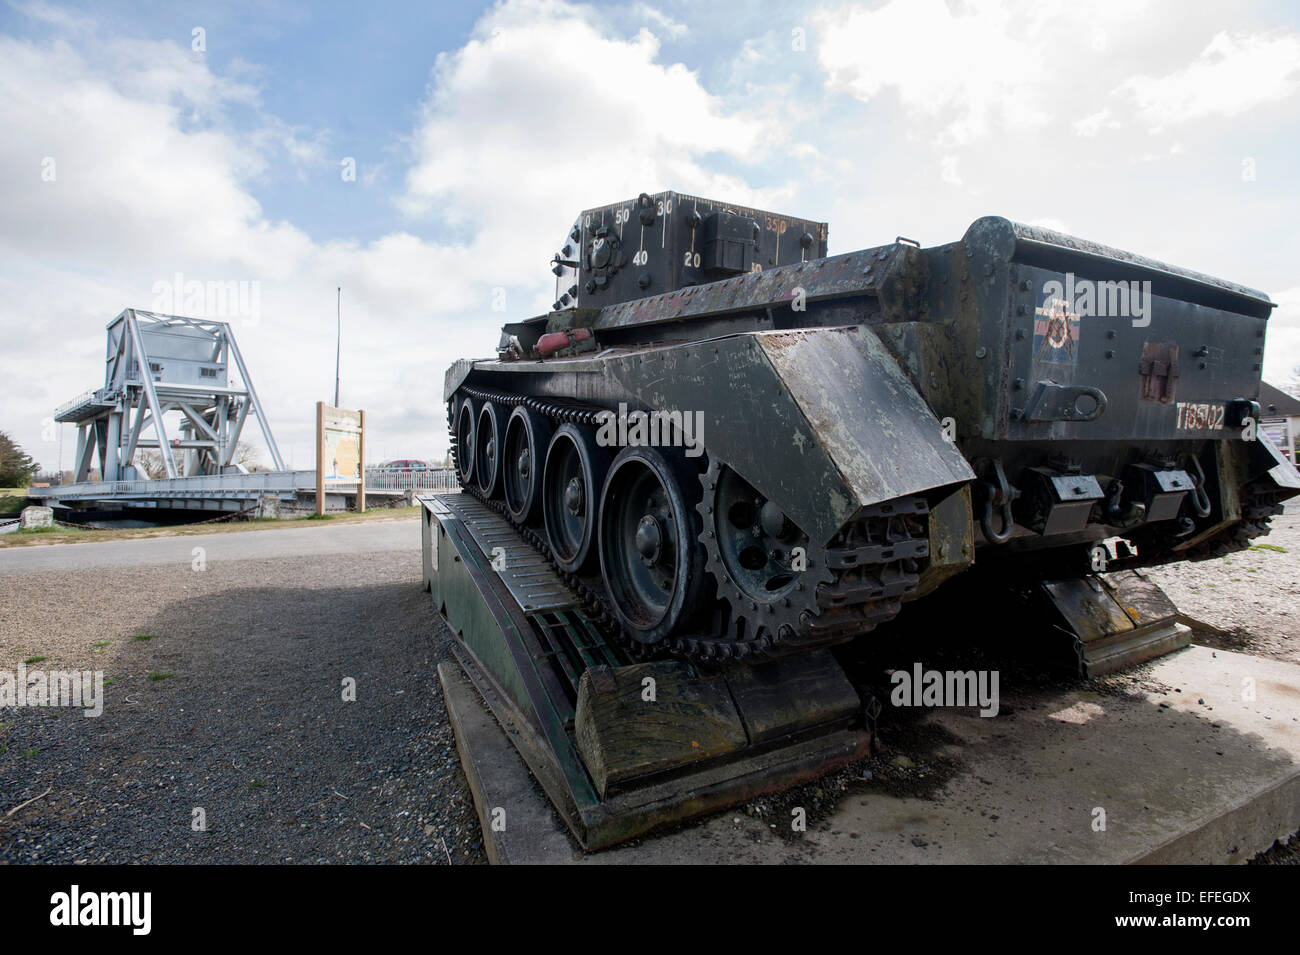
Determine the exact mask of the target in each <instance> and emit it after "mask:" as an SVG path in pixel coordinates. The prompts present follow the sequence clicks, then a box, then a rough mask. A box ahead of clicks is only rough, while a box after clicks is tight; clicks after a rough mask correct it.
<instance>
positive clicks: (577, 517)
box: [445, 192, 1300, 664]
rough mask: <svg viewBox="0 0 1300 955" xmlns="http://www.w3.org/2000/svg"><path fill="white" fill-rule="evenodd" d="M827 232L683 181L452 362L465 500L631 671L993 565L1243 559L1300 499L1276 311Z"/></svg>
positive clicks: (843, 615) (600, 222) (607, 226)
mask: <svg viewBox="0 0 1300 955" xmlns="http://www.w3.org/2000/svg"><path fill="white" fill-rule="evenodd" d="M827 236H828V229H827V224H826V223H824V222H815V221H810V220H806V219H800V218H796V217H792V216H787V215H778V214H775V213H770V212H764V211H761V210H757V209H750V208H746V207H743V206H738V205H734V204H729V203H724V202H716V201H711V200H706V199H701V198H697V197H694V196H689V195H684V194H680V193H675V192H661V193H657V194H653V195H652V194H646V193H643V194H641V195H640V196H638V197H637V198H636V199H634V200H631V201H628V202H622V203H616V204H613V205H609V206H603V207H600V208H595V209H590V210H587V211H585V212H583V213H582V214H581V215H580V216H579V217H578V219H577V220H576V221H575V222H574V224H573V226H572V228H571V229H570V230H569V232H568V233H567V234H566V235H565V237H564V240H563V242H562V243H561V248H560V250H559V251H558V252H557V253H556V254H555V256H554V258H553V259H552V263H551V268H552V271H553V272H554V274H555V281H556V298H555V302H554V305H553V307H552V310H551V311H550V312H549V313H548V314H545V315H540V316H537V317H534V318H528V319H525V320H522V321H518V322H511V323H508V324H506V325H505V326H504V328H503V329H502V333H501V337H500V341H499V344H498V348H497V354H496V356H495V357H493V358H488V359H483V360H461V361H457V362H456V363H455V364H453V365H452V366H451V368H449V369H448V371H447V373H446V382H445V400H446V402H447V408H448V421H449V428H450V440H451V446H452V452H453V455H454V459H455V466H456V469H457V474H458V477H459V480H460V482H461V485H462V488H463V490H464V491H465V492H467V493H469V494H471V495H473V496H474V497H477V498H478V499H479V500H481V501H482V502H484V503H486V504H487V505H489V506H490V507H492V508H493V509H494V510H495V511H497V512H498V513H499V514H500V515H502V516H503V517H505V518H506V519H507V520H508V521H509V522H510V524H511V525H513V527H514V528H515V529H516V531H517V532H518V533H519V534H520V535H521V536H522V537H523V538H524V539H525V540H527V541H528V542H529V543H530V544H532V545H533V546H534V547H535V548H536V549H537V550H538V551H539V552H540V553H541V554H542V555H544V556H545V557H546V559H547V560H549V561H550V562H551V563H552V564H553V565H554V567H555V568H556V569H557V570H558V571H559V572H560V573H561V574H562V575H563V576H564V578H565V580H566V582H567V583H569V584H570V585H571V586H572V587H573V588H574V589H575V591H577V592H579V593H581V594H582V595H583V596H584V599H586V600H587V601H588V603H589V604H590V605H592V606H593V607H594V608H596V610H597V611H598V613H597V617H598V619H599V620H600V622H601V626H602V627H603V628H605V630H606V632H607V633H608V634H609V635H610V636H611V637H613V638H616V639H617V642H618V643H619V644H621V645H622V647H623V648H624V650H626V651H627V652H628V653H629V654H631V655H632V656H633V657H634V658H636V659H653V658H655V657H657V656H661V655H675V656H677V657H685V658H687V659H689V660H692V661H698V662H703V663H706V664H708V663H720V662H727V661H746V662H759V661H763V660H768V659H773V658H777V657H782V656H785V655H790V654H798V653H804V652H808V651H813V650H818V649H822V648H826V647H831V646H834V645H836V644H840V643H843V642H845V641H848V640H851V639H853V638H855V637H858V636H860V635H862V634H864V633H867V632H869V631H871V630H872V629H873V628H875V627H878V626H880V625H881V624H884V623H886V622H888V621H891V620H894V619H895V618H896V617H898V616H899V614H900V613H904V612H905V610H904V607H905V605H906V604H907V603H908V602H909V601H916V600H922V599H937V597H938V595H939V594H941V593H942V591H941V587H942V585H943V584H944V582H945V581H948V580H949V579H950V578H953V577H955V576H956V575H958V574H962V573H963V572H966V571H969V570H970V569H971V568H972V567H975V566H976V565H977V564H978V565H981V566H988V567H993V568H995V569H996V572H997V573H999V574H1002V575H1006V576H1015V577H1018V578H1031V579H1032V578H1044V579H1045V578H1048V577H1051V578H1053V579H1062V578H1064V579H1071V578H1083V577H1085V576H1086V575H1089V574H1093V573H1095V572H1098V571H1103V570H1104V571H1118V570H1126V569H1131V568H1140V567H1143V566H1150V565H1154V564H1162V563H1167V562H1170V561H1181V560H1201V559H1204V558H1208V557H1215V556H1220V555H1222V554H1224V553H1228V552H1231V551H1232V550H1235V549H1239V548H1243V547H1246V546H1248V545H1249V543H1250V542H1251V541H1252V540H1253V539H1254V538H1256V537H1258V536H1260V535H1262V534H1265V533H1267V531H1268V524H1269V520H1270V518H1271V517H1272V516H1273V515H1275V514H1277V513H1279V511H1280V509H1281V505H1282V502H1283V501H1284V500H1285V499H1287V498H1289V497H1291V496H1293V495H1294V494H1296V493H1297V491H1300V479H1298V478H1297V473H1296V470H1295V468H1294V467H1292V466H1291V465H1290V464H1289V463H1288V462H1287V461H1286V460H1285V459H1284V458H1283V457H1282V456H1281V455H1280V454H1279V453H1278V452H1277V450H1276V449H1275V448H1273V447H1272V445H1271V444H1269V442H1268V441H1267V439H1266V438H1264V437H1263V435H1262V434H1260V433H1259V432H1258V430H1257V422H1258V419H1259V412H1260V407H1259V403H1258V396H1259V387H1260V372H1261V365H1262V359H1263V349H1264V342H1265V332H1266V328H1267V323H1268V317H1269V314H1270V312H1271V310H1272V308H1273V304H1272V302H1270V300H1269V299H1268V297H1267V296H1266V295H1265V294H1264V293H1262V292H1259V291H1256V290H1253V289H1250V288H1245V287H1243V286H1240V285H1236V284H1233V283H1231V282H1227V281H1223V280H1221V279H1217V278H1213V277H1210V276H1208V275H1203V274H1199V273H1196V272H1192V271H1188V270H1186V269H1182V268H1177V267H1175V266H1171V265H1167V264H1164V263H1161V262H1157V261H1154V260H1152V259H1148V258H1144V257H1142V256H1139V255H1134V254H1131V253H1128V252H1123V251H1120V250H1117V249H1113V248H1108V247H1106V246H1102V245H1098V244H1095V243H1092V242H1087V241H1083V240H1080V239H1077V238H1073V237H1070V236H1067V235H1063V234H1060V233H1057V232H1053V231H1050V230H1047V229H1042V228H1038V227H1033V226H1027V225H1022V224H1018V223H1015V222H1011V221H1008V220H1007V219H1003V218H997V217H988V218H982V219H979V220H978V221H976V222H974V223H973V224H972V225H971V226H970V227H969V228H968V229H967V230H966V233H965V235H963V236H962V238H961V239H960V240H958V241H956V242H951V243H948V244H945V245H938V246H933V247H927V248H922V247H921V246H920V245H919V244H918V243H916V242H913V241H911V240H909V239H906V238H903V237H901V236H900V237H898V238H897V239H896V240H895V241H894V242H892V243H888V244H886V245H882V246H878V247H875V248H870V249H864V250H860V251H854V252H849V253H846V254H840V255H835V256H830V255H828V244H827V243H828V239H827ZM655 240H658V241H657V242H656V241H655Z"/></svg>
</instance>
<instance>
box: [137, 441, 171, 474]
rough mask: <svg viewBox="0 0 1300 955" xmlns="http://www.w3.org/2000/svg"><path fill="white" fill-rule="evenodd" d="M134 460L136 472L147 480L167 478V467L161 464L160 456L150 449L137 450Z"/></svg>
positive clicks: (161, 458)
mask: <svg viewBox="0 0 1300 955" xmlns="http://www.w3.org/2000/svg"><path fill="white" fill-rule="evenodd" d="M134 460H135V466H136V470H138V471H140V472H141V473H142V474H144V476H145V477H147V478H150V479H152V480H155V481H157V480H159V479H161V478H165V477H166V476H167V466H166V465H165V464H163V457H162V455H161V454H159V453H158V452H157V451H155V450H153V449H152V448H146V449H137V450H136V452H135V459H134Z"/></svg>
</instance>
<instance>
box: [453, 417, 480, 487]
mask: <svg viewBox="0 0 1300 955" xmlns="http://www.w3.org/2000/svg"><path fill="white" fill-rule="evenodd" d="M475 427H476V422H475V419H474V402H473V400H472V399H470V398H469V397H468V396H466V397H464V398H461V399H460V407H459V408H457V409H456V475H457V477H459V478H460V483H461V484H469V482H470V481H472V480H473V479H474V431H475Z"/></svg>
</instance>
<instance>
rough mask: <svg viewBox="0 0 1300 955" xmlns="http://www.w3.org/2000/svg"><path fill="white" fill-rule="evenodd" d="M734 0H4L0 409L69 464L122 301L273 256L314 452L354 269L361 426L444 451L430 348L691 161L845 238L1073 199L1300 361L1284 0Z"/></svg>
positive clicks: (270, 262) (296, 414) (1069, 228)
mask: <svg viewBox="0 0 1300 955" xmlns="http://www.w3.org/2000/svg"><path fill="white" fill-rule="evenodd" d="M738 6H739V9H738V11H737V10H728V11H727V13H726V15H725V16H723V15H721V14H720V13H719V12H718V10H717V8H716V7H714V6H713V5H705V4H697V3H671V2H670V3H657V4H651V3H646V2H631V3H621V4H600V5H589V4H581V3H573V4H570V3H563V2H559V0H505V2H502V3H498V4H439V3H420V4H414V3H412V4H402V3H378V4H371V5H368V6H367V5H356V4H347V5H344V4H316V3H313V4H305V3H228V4H205V3H200V4H185V5H180V4H159V5H157V6H146V5H137V4H126V3H115V2H108V3H93V4H61V3H49V2H24V0H18V2H11V3H7V4H0V131H3V133H4V135H2V136H0V209H3V210H4V211H3V214H2V215H3V219H0V322H3V326H4V328H5V329H6V331H7V333H8V334H7V335H6V340H7V342H8V343H9V347H7V348H6V349H4V350H0V407H3V409H4V420H3V421H0V428H4V429H6V430H8V431H10V432H11V433H13V434H14V436H15V438H17V439H18V440H19V441H20V443H22V444H24V445H25V446H26V447H28V448H29V449H30V450H31V451H32V453H33V454H34V455H35V456H36V457H37V458H38V460H41V461H42V463H44V464H47V465H54V464H55V463H56V461H57V456H58V449H57V440H55V441H48V440H46V438H48V436H49V430H48V428H46V427H44V426H43V425H42V421H43V419H44V418H46V417H48V415H49V414H50V410H51V409H52V408H53V407H54V406H55V405H57V404H59V403H61V402H62V401H64V400H66V399H67V398H70V397H71V396H73V395H74V394H77V393H79V392H81V391H84V390H87V389H88V388H91V387H93V386H95V385H97V384H99V383H101V382H100V379H101V378H102V373H103V372H102V369H103V365H102V361H103V358H102V349H103V338H102V336H103V328H104V325H105V323H107V322H108V320H109V319H111V318H112V316H113V315H115V314H116V313H117V312H119V311H120V310H121V309H122V308H123V307H126V306H127V305H134V306H136V307H142V308H148V307H150V304H151V300H152V299H153V298H154V289H155V288H156V287H157V286H158V283H160V282H163V283H166V282H170V281H171V280H172V278H173V276H174V275H175V274H176V273H178V272H179V273H182V274H183V275H184V276H185V277H186V278H187V279H198V280H200V281H204V280H206V281H231V280H237V281H248V282H256V283H258V286H259V288H260V292H261V299H260V302H261V304H260V313H259V315H258V317H257V320H256V321H248V320H244V321H236V322H235V328H236V333H237V335H238V336H239V339H240V343H241V345H242V347H243V350H244V352H245V354H246V356H247V357H248V358H249V361H250V365H251V368H252V371H253V375H254V377H255V379H256V383H257V386H258V390H259V392H260V393H261V396H262V398H263V401H264V403H265V404H266V405H267V407H268V409H269V411H270V413H271V416H272V419H273V422H274V423H275V427H276V433H277V437H278V438H279V441H280V443H281V445H282V447H283V448H284V449H285V451H286V457H287V458H291V459H292V460H293V461H294V463H295V464H296V465H297V466H299V467H310V466H311V460H310V458H311V453H312V452H311V448H312V441H311V407H312V404H313V403H314V402H315V401H316V400H317V399H319V398H326V399H328V398H329V397H330V392H331V391H332V387H333V345H334V343H333V319H334V289H335V287H336V286H337V285H342V286H343V289H344V299H343V302H344V322H345V332H344V336H345V338H344V345H345V352H344V361H343V366H344V367H343V378H344V386H343V393H344V394H343V400H344V403H345V404H349V405H351V406H354V407H364V408H366V409H367V412H368V420H369V421H370V423H371V427H372V440H371V442H370V448H371V449H372V450H373V451H374V452H375V453H376V455H377V456H383V457H398V456H402V457H407V456H429V457H433V456H437V455H439V454H441V452H442V451H443V450H444V448H445V432H444V428H443V426H442V424H441V421H440V415H441V408H440V406H439V401H440V393H441V382H442V374H443V370H444V369H445V368H446V366H447V365H448V364H449V363H450V362H451V361H452V360H454V359H455V358H458V357H463V356H466V355H483V354H487V353H490V351H491V350H492V348H493V347H494V346H495V343H496V329H497V327H498V326H499V325H500V324H501V322H502V321H506V320H511V319H516V318H521V317H526V316H528V315H531V314H535V313H537V312H538V311H540V310H542V309H544V307H545V305H546V303H547V302H549V301H550V298H551V295H550V293H551V288H550V282H549V279H550V275H549V272H548V271H547V270H546V262H547V260H548V259H549V258H550V255H551V253H552V252H553V251H554V246H555V244H556V241H557V240H558V239H559V238H560V237H561V236H562V235H563V233H564V231H565V230H566V228H567V226H568V225H569V223H571V222H572V221H573V217H574V216H575V215H576V214H577V212H578V211H579V210H581V209H583V208H587V207H590V206H595V205H603V204H606V203H609V202H612V201H617V200H619V199H622V198H626V197H631V196H635V195H636V194H637V193H639V192H641V191H648V192H655V191H658V190H662V189H670V188H671V189H678V190H681V191H686V192H693V193H696V194H703V195H710V196H715V197H718V198H726V199H732V200H735V201H739V202H744V203H748V204H751V205H756V206H759V207H765V208H771V209H774V210H777V211H782V212H788V213H791V214H795V215H801V216H807V217H809V218H817V219H824V220H828V221H829V222H830V244H831V249H832V252H839V251H847V250H849V249H852V248H861V247H865V246H869V245H873V244H879V243H881V242H886V241H890V240H892V239H893V237H894V236H895V235H898V234H904V235H909V236H914V237H915V238H917V239H919V240H920V241H921V242H922V243H923V244H926V245H933V244H939V243H942V242H948V241H952V240H954V239H957V238H959V237H960V235H961V234H962V232H963V231H964V230H965V228H966V226H967V225H969V224H970V222H971V221H973V220H974V219H976V218H978V217H979V216H982V215H986V214H998V215H1005V216H1007V217H1010V218H1013V219H1018V220H1021V221H1027V222H1033V223H1039V224H1043V225H1048V226H1052V227H1055V228H1059V229H1062V230H1063V231H1066V232H1070V233H1072V234H1075V235H1080V236H1083V237H1085V238H1089V239H1094V240H1096V241H1100V242H1104V243H1107V244H1110V245H1114V246H1118V247H1120V248H1127V249H1131V250H1133V251H1135V252H1139V253H1141V254H1144V255H1148V256H1151V257H1154V258H1158V259H1164V260H1167V261H1170V262H1173V263H1175V264H1178V265H1182V266H1185V267H1188V268H1193V269H1198V270H1201V271H1205V272H1209V273H1211V274H1215V275H1220V276H1222V277H1224V278H1228V279H1230V280H1233V281H1236V282H1240V283H1242V284H1246V285H1251V286H1255V287H1258V288H1262V289H1264V290H1265V291H1267V292H1268V293H1269V294H1270V295H1272V296H1273V298H1274V300H1275V301H1277V302H1278V303H1279V308H1278V309H1277V310H1276V311H1275V313H1274V319H1273V322H1272V323H1271V326H1270V332H1269V342H1268V349H1267V353H1266V356H1265V359H1266V366H1265V370H1266V373H1267V374H1268V376H1269V377H1270V378H1272V379H1273V380H1275V381H1279V380H1282V379H1284V378H1285V377H1286V376H1287V375H1288V374H1289V373H1290V372H1291V370H1292V369H1294V368H1296V367H1297V366H1298V365H1300V266H1298V265H1297V261H1298V260H1300V256H1298V255H1297V252H1300V243H1297V228H1298V226H1297V223H1300V178H1298V177H1297V176H1296V162H1295V159H1294V156H1295V155H1296V153H1297V148H1300V110H1298V109H1297V103H1298V99H1297V94H1298V90H1300V23H1298V22H1297V14H1296V12H1295V10H1294V8H1293V7H1292V6H1291V5H1288V4H1283V3H1242V4H1236V5H1233V6H1231V7H1220V6H1218V5H1213V4H1208V3H1180V2H1173V0H1167V2H1157V0H1148V2H1140V0H1138V2H1135V0H1124V2H1120V0H1113V2H1112V0H1104V2H1100V3H1097V4H1092V5H1083V4H1078V3H1068V2H1064V0H1040V2H1028V0H1026V2H1019V0H976V2H945V0H889V2H873V3H865V4H845V3H836V2H831V3H818V2H808V3H805V4H800V5H798V6H791V5H789V4H781V3H771V4H760V3H756V4H745V5H738ZM1085 7H1086V9H1085ZM196 28H201V29H202V30H203V39H204V46H205V49H203V50H201V51H195V50H194V49H192V44H193V30H194V29H196ZM348 158H351V159H353V160H355V163H356V178H355V181H351V180H347V179H345V178H344V177H343V176H342V175H341V169H342V167H341V163H343V162H344V161H346V160H347V159H348ZM47 161H52V162H53V163H54V164H55V165H54V168H57V176H56V177H55V178H53V179H49V178H48V177H46V178H43V177H42V169H43V168H44V166H43V165H42V164H43V163H46V162H47ZM498 290H501V291H503V292H504V293H505V299H504V300H505V303H506V308H505V311H504V313H503V312H496V311H494V310H493V308H492V303H493V302H497V301H500V300H501V296H500V295H496V294H494V293H495V292H496V291H498ZM51 342H56V343H57V346H56V348H57V353H58V355H59V360H58V361H57V362H53V363H52V362H50V361H48V358H47V353H48V349H49V348H50V343H51ZM67 440H68V437H67V436H65V445H66V443H67ZM69 457H70V452H68V451H67V450H66V448H65V451H64V455H63V459H64V464H65V466H66V465H67V463H68V459H69Z"/></svg>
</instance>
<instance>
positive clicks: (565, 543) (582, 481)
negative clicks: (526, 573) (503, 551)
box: [542, 424, 609, 574]
mask: <svg viewBox="0 0 1300 955" xmlns="http://www.w3.org/2000/svg"><path fill="white" fill-rule="evenodd" d="M608 468H609V452H608V451H606V450H605V449H604V448H602V447H601V446H600V445H598V444H597V443H596V435H595V431H594V430H592V429H591V428H584V427H580V426H578V425H576V424H562V425H560V427H559V429H557V430H556V432H555V434H554V435H552V437H551V443H550V446H549V447H548V448H547V449H546V467H545V471H544V472H543V474H542V518H543V520H544V522H545V524H546V539H547V542H548V543H549V544H550V545H551V552H552V554H553V555H554V556H555V561H556V563H557V564H559V565H560V568H561V569H562V570H565V571H568V572H569V573H571V574H576V573H580V572H581V571H582V570H584V569H585V568H586V567H587V566H588V564H590V562H591V559H592V558H593V557H594V556H595V554H594V552H593V548H592V540H593V538H594V537H595V536H596V517H597V507H598V506H599V503H600V487H601V484H602V482H603V481H604V480H605V471H606V470H607V469H608Z"/></svg>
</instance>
